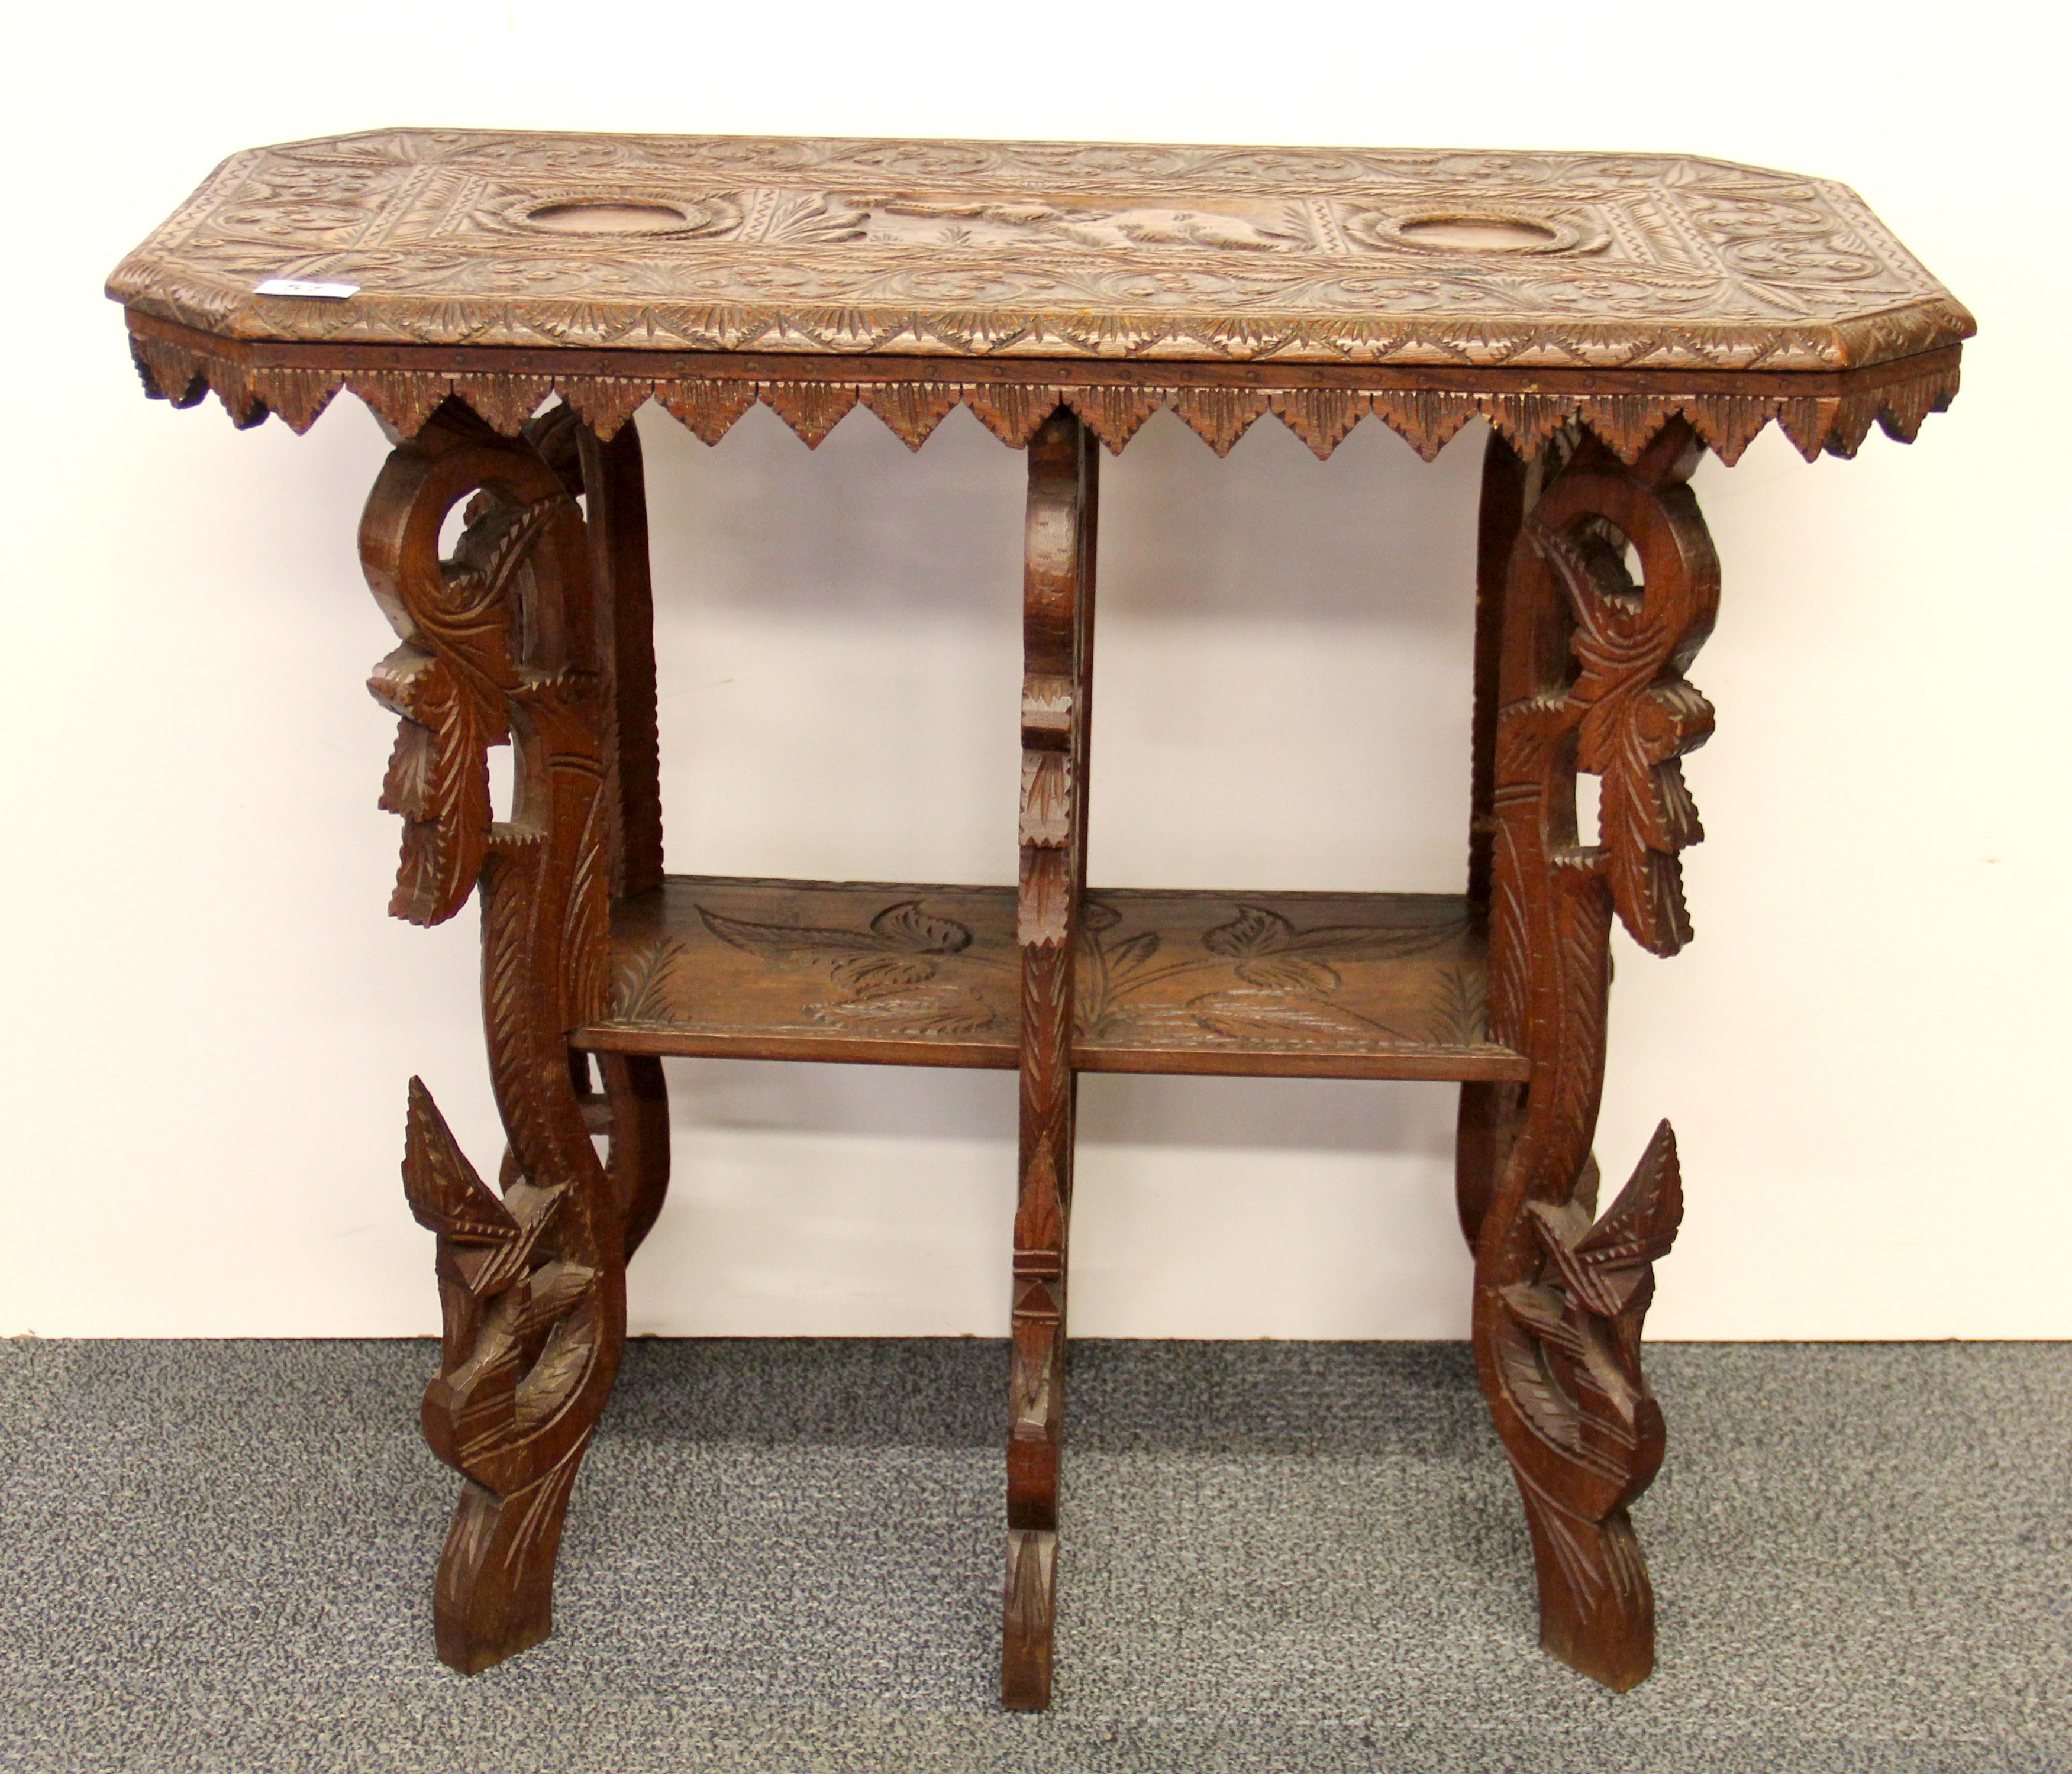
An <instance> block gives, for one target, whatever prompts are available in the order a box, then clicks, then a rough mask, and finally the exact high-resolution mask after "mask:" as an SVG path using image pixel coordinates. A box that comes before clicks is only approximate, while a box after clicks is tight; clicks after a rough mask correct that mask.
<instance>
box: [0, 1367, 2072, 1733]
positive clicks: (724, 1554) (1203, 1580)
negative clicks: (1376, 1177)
mask: <svg viewBox="0 0 2072 1774" xmlns="http://www.w3.org/2000/svg"><path fill="white" fill-rule="evenodd" d="M430 1360H431V1350H430V1345H425V1344H411V1343H393V1342H392V1343H135V1342H127V1343H116V1342H108V1343H37V1342H28V1341H24V1342H17V1343H12V1344H0V1426H4V1435H0V1713H3V1714H4V1716H0V1768H5V1769H6V1770H9V1771H10V1774H12V1771H16V1770H19V1771H21V1774H129V1771H132V1770H134V1771H138V1774H198V1771H203V1770H206V1771H209V1774H216V1771H219V1770H220V1771H224V1774H272V1771H275V1770H280V1771H288V1770H294V1771H302V1770H310V1771H315V1774H334V1771H336V1774H362V1771H366V1774H375V1771H380V1774H402V1771H411V1774H416V1771H420V1770H454V1771H457V1774H592V1771H597V1774H602V1771H605V1770H610V1771H611V1774H663V1771H668V1774H678V1771H693V1770H695V1771H698V1774H707V1771H733V1770H742V1771H754V1774H789V1771H791V1770H816V1771H817V1770H823V1769H825V1770H849V1769H857V1770H862V1769H871V1770H877V1769H894V1770H901V1771H909V1770H911V1771H914V1774H934V1771H938V1770H941V1771H946V1774H967V1771H972V1774H976V1771H990V1770H1001V1771H1007V1770H1016V1771H1020V1770H1030V1771H1042V1774H1052V1771H1055V1774H1082V1771H1083V1774H1138V1771H1145V1774H1195V1771H1203V1774H1209V1771H1214V1774H1223V1771H1229V1774H1239V1771H1247V1774H1249V1771H1252V1770H1259V1771H1262V1774H1264V1771H1272V1774H1298V1771H1299V1774H1307V1771H1309V1770H1318V1771H1324V1770H1330V1771H1338V1770H1356V1769H1357V1770H1365V1769H1387V1770H1396V1769H1405V1770H1410V1769H1415V1770H1420V1771H1421V1770H1432V1771H1435V1774H1451V1771H1454V1770H1462V1771H1466V1770H1478V1771H1480V1770H1512V1769H1515V1770H1519V1771H1521V1774H1584V1771H1586V1770H1587V1771H1589V1774H1640V1771H1648V1774H1712V1771H1715V1770H1718V1771H1722V1774H1725V1771H1730V1770H1731V1771H1736V1774H1740V1771H1750V1774H1753V1771H1757V1770H1760V1771H1763V1774H1794V1771H1798V1770H1809V1771H1819V1774H1827V1771H1829V1770H1833V1771H1836V1774H1858V1771H1862V1774H1888V1771H1889V1774H1943V1771H1950V1774H1958V1771H1963V1774H1971V1771H1975V1770H2021V1771H2024V1774H2031V1771H2041V1770H2067V1769H2072V1345H1795V1346H1794V1345H1753V1346H1750V1345H1657V1346H1655V1348H1654V1349H1653V1351H1652V1354H1651V1370H1652V1372H1653V1374H1655V1378H1656V1382H1657V1386H1658V1390H1659V1391H1660V1393H1661V1394H1662V1395H1663V1402H1664V1404H1665V1406H1666V1408H1667V1411H1668V1412H1669V1417H1670V1423H1671V1454H1670V1460H1669V1464H1668V1467H1667V1471H1666V1472H1665V1473H1664V1474H1663V1477H1662V1479H1661V1480H1660V1481H1659V1483H1658V1484H1656V1486H1655V1489H1654V1490H1653V1491H1652V1492H1651V1493H1650V1495H1649V1496H1648V1497H1646V1499H1644V1500H1643V1501H1642V1505H1641V1506H1640V1508H1639V1510H1638V1522H1639V1526H1640V1530H1641V1534H1642V1540H1643V1542H1645V1544H1646V1546H1647V1547H1648V1549H1649V1555H1650V1558H1651V1561H1652V1563H1653V1566H1654V1570H1655V1580H1656V1587H1657V1589H1658V1591H1659V1595H1660V1598H1661V1633H1660V1647H1661V1649H1660V1665H1661V1666H1660V1669H1659V1673H1657V1674H1656V1676H1655V1678H1654V1680H1653V1681H1651V1682H1649V1683H1648V1684H1647V1685H1646V1686H1644V1687H1642V1688H1641V1689H1639V1690H1637V1691H1636V1692H1634V1693H1633V1694H1627V1695H1624V1696H1615V1695H1612V1694H1605V1693H1604V1692H1602V1691H1601V1690H1598V1689H1597V1688H1596V1687H1594V1686H1592V1685H1591V1684H1590V1683H1589V1682H1585V1681H1583V1680H1582V1679H1581V1678H1580V1677H1577V1676H1575V1675H1573V1674H1572V1673H1570V1672H1569V1671H1568V1670H1566V1669H1562V1668H1561V1667H1560V1666H1559V1665H1556V1664H1554V1663H1552V1662H1551V1661H1548V1660H1547V1659H1546V1658H1545V1657H1543V1656H1541V1654H1540V1653H1539V1651H1538V1650H1537V1649H1535V1646H1534V1643H1533V1628H1532V1617H1531V1575H1530V1571H1529V1567H1528V1559H1527V1549H1526V1544H1525V1536H1524V1531H1523V1524H1522V1521H1521V1518H1520V1517H1519V1511H1518V1507H1517V1504H1516V1501H1515V1497H1514V1495H1513V1493H1512V1492H1511V1487H1510V1482H1509V1480H1508V1478H1507V1475H1506V1472H1505V1470H1504V1467H1503V1461H1502V1459H1501V1457H1500V1456H1499V1455H1498V1452H1497V1448H1496V1446H1495V1443H1494V1438H1493V1436H1492V1435H1491V1434H1490V1430H1489V1428H1488V1427H1487V1425H1486V1421H1485V1419H1484V1418H1483V1416H1482V1407H1481V1403H1480V1401H1479V1398H1478V1395H1477V1394H1476V1390H1475V1386H1474V1378H1473V1374H1472V1371H1471V1369H1470V1363H1469V1361H1468V1358H1467V1355H1466V1350H1465V1349H1462V1348H1461V1347H1459V1346H1457V1345H1418V1344H1409V1345H1406V1344H1389V1343H1366V1344H1299V1343H1277V1344H1276V1343H1237V1344H1232V1343H1215V1344H1201V1343H1178V1344H1175V1343H1092V1342H1089V1343H1085V1344H1083V1345H1080V1346H1079V1348H1078V1349H1077V1350H1076V1351H1075V1355H1074V1361H1073V1369H1072V1381H1071V1402H1070V1427H1071V1446H1070V1449H1069V1455H1068V1464H1067V1486H1068V1489H1067V1497H1066V1503H1065V1509H1066V1533H1065V1552H1064V1554H1063V1562H1062V1571H1063V1605H1062V1609H1061V1618H1060V1621H1059V1635H1058V1636H1059V1645H1058V1649H1059V1669H1060V1672H1061V1673H1060V1677H1059V1685H1058V1699H1057V1703H1056V1705H1055V1706H1054V1708H1053V1709H1052V1710H1051V1711H1050V1713H1049V1714H1046V1715H1043V1716H1041V1717H1033V1718H1031V1717H1016V1716H1010V1715H1008V1714H1002V1713H1001V1712H1000V1711H998V1710H997V1709H996V1707H995V1706H994V1704H993V1694H992V1685H993V1680H994V1673H993V1659H994V1657H996V1656H997V1646H998V1632H999V1628H998V1620H997V1593H998V1586H999V1580H1000V1571H999V1565H1000V1562H1001V1526H1000V1524H1001V1498H1000V1489H1001V1469H1002V1462H1001V1451H1000V1431H1001V1417H1002V1410H1003V1406H1002V1402H1001V1401H1002V1398H1003V1397H1004V1394H1005V1357H1004V1354H1003V1352H1002V1347H1001V1345H998V1344H995V1343H983V1342H972V1341H801V1342H788V1341H783V1342H780V1341H741V1342H649V1343H643V1344H640V1345H635V1347H634V1348H633V1349H631V1351H630V1352H629V1355H628V1359H627V1366H626V1370H625V1373H624V1375H623V1378H622V1379H621V1381H620V1382H619V1394H618V1397H617V1398H616V1399H615V1402H614V1404H613V1406H612V1409H611V1415H609V1416H608V1417H607V1419H606V1426H605V1427H604V1429H603V1430H602V1431H601V1433H600V1435H599V1437H598V1442H597V1443H596V1445H595V1447H594V1449H593V1451H592V1452H591V1454H590V1461H589V1464H588V1465H587V1467H586V1471H585V1475H584V1476H583V1478H582V1481H581V1483H580V1484H578V1488H577V1492H576V1501H575V1508H574V1515H573V1517H572V1521H571V1524H570V1528H569V1534H568V1538H567V1540H566V1542H565V1546H564V1548H563V1551H562V1556H561V1583H560V1587H559V1591H558V1599H557V1608H556V1616H557V1636H555V1637H554V1638H553V1640H552V1641H549V1643H548V1644H546V1645H543V1646H541V1648H539V1649H537V1650H535V1651H533V1652H531V1653H528V1654H527V1655H526V1656H524V1657H520V1658H519V1659H517V1660H516V1661H513V1662H512V1663H509V1664H507V1665H504V1666H502V1667H501V1668H499V1669H495V1670H492V1671H491V1672H490V1673H487V1674H485V1675H483V1676H481V1677H477V1678H475V1679H474V1680H472V1681H467V1680H463V1678H462V1677H458V1676H456V1675H454V1674H452V1673H450V1672H449V1671H447V1670H446V1669H442V1668H441V1667H440V1666H439V1665H438V1664H437V1663H436V1662H434V1661H433V1657H432V1654H431V1648H430V1632H429V1626H428V1622H427V1619H426V1608H427V1593H428V1584H429V1578H430V1566H431V1563H432V1560H433V1559H434V1557H435V1556H436V1554H437V1551H438V1545H439V1542H440V1538H441V1536H442V1533H443V1530H444V1525H445V1517H446V1511H447V1509H448V1507H449V1505H450V1501H451V1497H452V1494H453V1491H454V1484H455V1480H454V1479H453V1478H452V1477H451V1476H450V1475H449V1474H447V1473H446V1472H445V1471H444V1470H443V1469H442V1468H439V1467H438V1466H437V1465H436V1464H434V1462H433V1461H432V1460H431V1458H430V1456H429V1455H428V1454H426V1452H425V1451H424V1449H423V1448H422V1447H421V1444H420V1443H419V1442H418V1440H417V1435H416V1432H415V1427H414V1420H413V1419H414V1410H413V1404H414V1400H415V1397H416V1394H417V1388H418V1386H419V1384H420V1382H421V1378H422V1377H423V1375H424V1374H425V1372H426V1370H427V1368H428V1366H429V1365H430Z"/></svg>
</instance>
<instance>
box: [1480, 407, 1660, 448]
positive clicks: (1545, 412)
mask: <svg viewBox="0 0 2072 1774" xmlns="http://www.w3.org/2000/svg"><path fill="white" fill-rule="evenodd" d="M1478 404H1480V406H1481V408H1482V411H1483V412H1484V413H1486V414H1487V415H1488V416H1489V422H1490V424H1491V425H1494V426H1495V427H1496V429H1497V430H1498V432H1499V433H1502V435H1503V438H1504V441H1506V442H1507V443H1508V444H1510V445H1511V447H1512V448H1513V449H1515V450H1517V451H1518V453H1519V454H1520V455H1522V456H1524V457H1526V458H1528V459H1530V458H1532V457H1534V456H1536V455H1538V454H1540V451H1541V450H1544V449H1545V448H1546V447H1547V443H1548V439H1549V438H1551V437H1552V436H1553V435H1554V433H1556V432H1557V431H1559V430H1560V429H1561V427H1562V426H1563V425H1565V424H1567V423H1568V420H1569V419H1570V418H1571V417H1572V416H1573V415H1574V413H1575V411H1576V409H1577V402H1576V401H1575V400H1568V399H1564V398H1563V397H1562V396H1560V395H1558V394H1486V395H1484V396H1482V399H1481V400H1480V402H1479V403H1478ZM1642 441H1643V442H1645V441H1646V440H1644V439H1643V440H1642ZM1635 454H1638V451H1636V452H1635Z"/></svg>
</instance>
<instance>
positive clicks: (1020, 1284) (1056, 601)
mask: <svg viewBox="0 0 2072 1774" xmlns="http://www.w3.org/2000/svg"><path fill="white" fill-rule="evenodd" d="M1099 474H1100V460H1099V457H1098V454H1097V453H1096V443H1095V440H1094V437H1093V434H1092V433H1091V431H1090V430H1089V429H1088V428H1087V425H1085V424H1084V422H1083V421H1081V420H1080V419H1079V417H1078V416H1077V415H1076V414H1075V413H1073V412H1072V411H1071V409H1069V408H1065V407H1060V408H1059V409H1057V410H1056V411H1055V412H1054V413H1052V414H1051V415H1050V417H1049V418H1048V419H1047V420H1046V421H1044V422H1043V424H1042V426H1041V427H1040V428H1039V429H1038V431H1037V432H1036V434H1035V436H1034V438H1033V439H1032V441H1030V445H1029V515H1028V526H1027V531H1026V557H1025V566H1024V578H1023V593H1022V823H1021V846H1022V869H1021V886H1020V889H1019V896H1018V903H1017V916H1016V926H1017V927H1016V938H1017V942H1018V944H1019V946H1020V948H1021V953H1022V1034H1021V1073H1022V1138H1021V1189H1020V1193H1019V1197H1018V1200H1017V1206H1016V1209H1015V1215H1014V1292H1013V1356H1012V1362H1013V1374H1012V1378H1011V1380H1010V1382H1009V1431H1008V1442H1007V1594H1006V1604H1005V1631H1004V1636H1003V1641H1002V1649H1001V1679H1000V1695H1001V1703H1002V1704H1003V1705H1005V1706H1010V1707H1013V1708H1014V1709H1016V1710H1021V1711H1034V1710H1038V1709H1040V1708H1042V1707H1043V1706H1047V1705H1049V1704H1050V1639H1051V1628H1052V1625H1053V1623H1054V1620H1055V1618H1056V1605H1055V1603H1056V1584H1057V1554H1058V1456H1059V1437H1060V1434H1061V1431H1062V1428H1063V1410H1064V1395H1065V1374H1064V1359H1065V1250H1066V1242H1067V1225H1068V1222H1069V1218H1070V1215H1071V1199H1072V1149H1073V1110H1074V1106H1075V1100H1076V1096H1077V1090H1076V1086H1075V1075H1074V1072H1073V1068H1072V1024H1073V1003H1072V988H1073V971H1074V967H1075V950H1076V947H1077V945H1078V942H1079V934H1080V928H1081V917H1082V911H1083V902H1084V896H1085V891H1086V869H1087V820H1086V807H1087V734H1088V721H1089V716H1090V710H1091V691H1092V684H1093V602H1094V544H1095V522H1096V499H1097V489H1098V487H1099Z"/></svg>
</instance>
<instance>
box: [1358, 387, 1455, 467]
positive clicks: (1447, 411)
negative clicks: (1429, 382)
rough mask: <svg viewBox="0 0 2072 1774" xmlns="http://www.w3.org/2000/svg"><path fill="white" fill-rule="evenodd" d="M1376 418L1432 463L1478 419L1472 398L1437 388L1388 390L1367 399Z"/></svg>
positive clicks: (1371, 395)
mask: <svg viewBox="0 0 2072 1774" xmlns="http://www.w3.org/2000/svg"><path fill="white" fill-rule="evenodd" d="M1367 404H1368V406H1369V408H1370V409H1371V411H1372V412H1373V413H1374V415H1375V417H1376V418H1378V419H1379V420H1380V421H1382V423H1383V425H1387V427H1388V428H1389V429H1391V430H1392V431H1393V432H1395V433H1396V434H1397V435H1398V436H1399V437H1401V438H1402V439H1403V441H1404V442H1405V443H1407V444H1408V445H1409V446H1410V447H1411V448H1412V450H1416V452H1417V454H1419V455H1420V456H1422V457H1423V458H1424V459H1425V461H1427V462H1429V461H1431V460H1432V459H1433V457H1435V456H1437V454H1439V452H1440V451H1441V450H1444V449H1445V447H1446V446H1447V445H1448V444H1449V443H1451V442H1452V441H1453V437H1454V434H1455V433H1457V432H1458V431H1459V430H1460V429H1461V426H1462V425H1466V423H1467V422H1468V421H1469V420H1470V419H1472V418H1474V417H1475V416H1476V408H1475V403H1474V400H1473V399H1472V398H1466V397H1463V396H1461V395H1457V394H1445V393H1441V392H1440V391H1439V390H1437V388H1388V389H1384V390H1382V391H1380V392H1376V393H1374V394H1370V395H1369V396H1367Z"/></svg>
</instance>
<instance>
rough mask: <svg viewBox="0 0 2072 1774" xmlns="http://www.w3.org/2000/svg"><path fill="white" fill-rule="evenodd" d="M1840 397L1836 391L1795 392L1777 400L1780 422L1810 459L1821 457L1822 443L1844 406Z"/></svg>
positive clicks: (1795, 443) (1804, 455) (1778, 420)
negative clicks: (1798, 393) (1799, 393)
mask: <svg viewBox="0 0 2072 1774" xmlns="http://www.w3.org/2000/svg"><path fill="white" fill-rule="evenodd" d="M1841 404H1842V403H1841V400H1840V397H1839V396H1835V395H1831V394H1806V395H1795V396H1791V397H1790V398H1789V399H1786V400H1779V401H1778V403H1777V422H1778V425H1779V426H1780V427H1782V429H1783V432H1784V434H1785V436H1786V437H1789V438H1790V440H1791V441H1792V444H1793V446H1794V447H1795V448H1796V449H1797V450H1798V451H1799V454H1800V455H1802V456H1803V457H1804V458H1806V459H1807V461H1808V462H1818V461H1819V459H1820V446H1822V445H1823V444H1824V443H1825V442H1826V441H1827V433H1828V431H1829V429H1831V427H1832V426H1833V425H1834V422H1835V414H1836V411H1837V410H1838V409H1840V406H1841Z"/></svg>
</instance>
